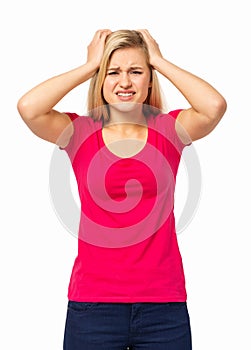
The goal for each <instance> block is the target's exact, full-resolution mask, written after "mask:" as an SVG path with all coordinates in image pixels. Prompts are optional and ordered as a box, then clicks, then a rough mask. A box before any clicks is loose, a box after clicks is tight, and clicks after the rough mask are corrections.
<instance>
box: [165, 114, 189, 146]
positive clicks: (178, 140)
mask: <svg viewBox="0 0 251 350" xmlns="http://www.w3.org/2000/svg"><path fill="white" fill-rule="evenodd" d="M181 111H183V109H175V110H173V111H170V112H169V113H168V114H169V115H170V116H172V117H173V118H174V120H175V121H176V119H177V118H178V115H179V114H180V112H181ZM174 134H175V137H176V142H177V144H178V145H179V146H180V148H181V149H183V148H184V147H186V146H190V145H191V142H190V143H188V144H185V143H183V142H182V140H181V139H180V137H179V135H178V133H177V131H176V128H175V123H174Z"/></svg>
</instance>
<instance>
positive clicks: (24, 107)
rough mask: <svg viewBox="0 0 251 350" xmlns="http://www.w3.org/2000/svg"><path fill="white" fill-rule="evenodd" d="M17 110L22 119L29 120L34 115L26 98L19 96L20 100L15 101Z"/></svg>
mask: <svg viewBox="0 0 251 350" xmlns="http://www.w3.org/2000/svg"><path fill="white" fill-rule="evenodd" d="M17 110H18V112H19V114H20V116H21V117H22V118H23V120H29V119H32V118H33V117H34V116H33V114H32V109H31V106H30V104H29V103H28V101H27V99H25V98H24V97H21V98H20V100H19V101H18V102H17Z"/></svg>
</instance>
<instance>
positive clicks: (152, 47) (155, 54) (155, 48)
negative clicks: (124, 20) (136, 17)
mask: <svg viewBox="0 0 251 350" xmlns="http://www.w3.org/2000/svg"><path fill="white" fill-rule="evenodd" d="M138 32H140V33H141V34H142V35H143V38H144V40H145V42H146V44H147V48H148V52H149V58H150V64H151V66H152V67H153V68H155V67H156V62H157V60H158V59H159V58H163V56H162V53H161V51H160V48H159V45H158V43H157V42H156V41H155V40H154V38H153V37H152V36H151V35H150V33H149V32H148V30H147V29H139V30H138Z"/></svg>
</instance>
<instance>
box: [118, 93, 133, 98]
mask: <svg viewBox="0 0 251 350" xmlns="http://www.w3.org/2000/svg"><path fill="white" fill-rule="evenodd" d="M134 94H135V92H117V95H118V96H122V97H129V96H132V95H134Z"/></svg>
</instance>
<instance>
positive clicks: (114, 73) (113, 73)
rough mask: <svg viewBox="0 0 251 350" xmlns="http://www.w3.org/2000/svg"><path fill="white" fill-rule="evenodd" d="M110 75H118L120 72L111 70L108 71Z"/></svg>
mask: <svg viewBox="0 0 251 350" xmlns="http://www.w3.org/2000/svg"><path fill="white" fill-rule="evenodd" d="M107 74H108V75H117V74H119V73H118V72H117V71H110V72H108V73H107Z"/></svg>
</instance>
